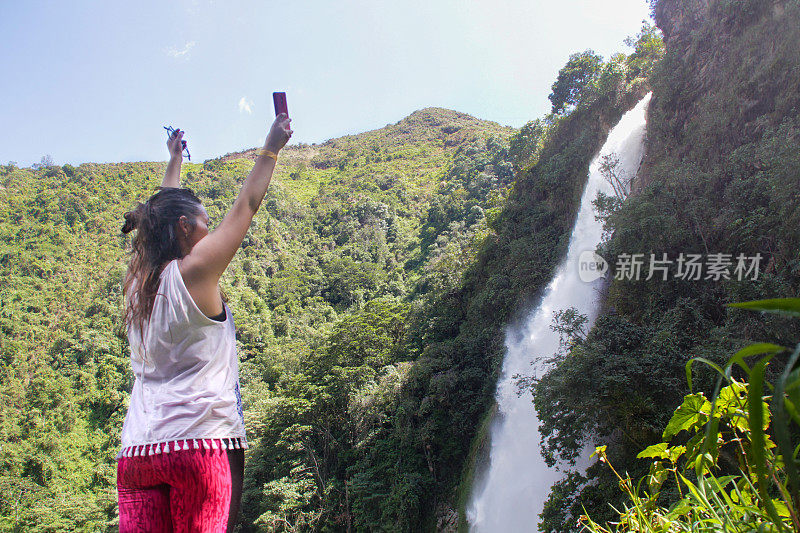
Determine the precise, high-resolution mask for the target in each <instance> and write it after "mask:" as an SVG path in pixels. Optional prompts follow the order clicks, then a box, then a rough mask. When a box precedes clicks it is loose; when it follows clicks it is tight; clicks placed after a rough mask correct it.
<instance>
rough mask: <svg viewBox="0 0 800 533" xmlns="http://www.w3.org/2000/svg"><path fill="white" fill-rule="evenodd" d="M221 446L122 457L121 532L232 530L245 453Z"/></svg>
mask: <svg viewBox="0 0 800 533" xmlns="http://www.w3.org/2000/svg"><path fill="white" fill-rule="evenodd" d="M215 440H216V439H215ZM206 442H211V441H210V440H206ZM219 443H220V441H219V440H217V445H218V446H217V449H213V448H211V449H205V448H204V447H203V446H201V447H200V449H193V448H190V449H188V450H178V451H171V452H170V453H160V454H152V455H139V456H134V457H121V458H120V459H119V462H118V463H117V494H118V497H119V531H120V533H132V532H141V533H145V532H147V533H151V532H152V533H162V532H175V533H183V532H198V533H212V532H213V533H219V532H224V531H232V529H233V525H234V524H235V521H236V514H237V512H238V509H239V502H240V501H241V491H242V477H243V476H242V474H243V471H244V450H223V449H221V447H220V446H219Z"/></svg>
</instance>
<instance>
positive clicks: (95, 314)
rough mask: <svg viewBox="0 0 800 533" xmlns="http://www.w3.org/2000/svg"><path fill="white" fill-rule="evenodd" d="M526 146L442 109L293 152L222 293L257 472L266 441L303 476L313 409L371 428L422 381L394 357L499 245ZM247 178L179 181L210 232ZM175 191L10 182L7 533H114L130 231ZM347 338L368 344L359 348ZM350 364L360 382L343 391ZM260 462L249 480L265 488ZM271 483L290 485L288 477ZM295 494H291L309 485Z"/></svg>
mask: <svg viewBox="0 0 800 533" xmlns="http://www.w3.org/2000/svg"><path fill="white" fill-rule="evenodd" d="M512 134H513V130H512V129H510V128H507V127H501V126H499V125H497V124H495V123H490V122H486V121H481V120H478V119H475V118H473V117H470V116H468V115H464V114H461V113H457V112H454V111H448V110H445V109H434V108H430V109H424V110H421V111H417V112H415V113H413V114H412V115H410V116H409V117H407V118H405V119H403V120H401V121H400V122H398V123H397V124H394V125H390V126H387V127H385V128H382V129H379V130H375V131H371V132H367V133H364V134H360V135H353V136H348V137H342V138H339V139H332V140H330V141H328V142H325V143H323V144H320V145H312V146H307V145H300V146H290V147H288V148H287V149H286V150H284V152H282V155H281V162H280V165H279V166H278V169H277V171H276V175H275V177H274V179H273V183H272V185H271V187H270V190H269V193H268V195H267V198H266V199H265V201H264V203H263V205H262V208H261V211H260V212H259V213H258V215H257V216H256V218H255V220H254V221H253V226H252V229H251V231H250V233H249V234H248V236H247V238H246V239H245V241H244V243H243V244H242V249H241V251H240V252H239V253H238V254H237V256H236V258H235V259H234V261H233V263H232V265H231V268H229V270H228V271H227V273H226V275H225V277H224V278H223V281H222V287H223V290H224V291H225V293H226V294H227V297H228V298H229V304H230V306H231V308H232V310H233V313H234V316H235V320H236V325H237V330H238V345H239V353H240V358H241V361H242V367H241V374H242V385H243V395H244V399H245V412H246V418H247V424H248V431H249V433H248V434H249V437H250V439H251V440H252V441H253V442H254V443H255V447H254V449H253V450H251V452H252V456H253V457H255V456H258V454H260V453H263V451H262V448H260V447H259V442H260V441H261V440H262V438H263V436H264V435H265V433H266V434H267V438H268V440H267V442H265V443H264V445H263V450H267V449H269V450H274V451H275V453H277V454H278V461H279V462H280V463H281V465H282V467H285V468H284V470H286V472H289V471H290V470H291V468H292V465H293V464H294V463H293V461H294V455H295V454H296V452H295V451H293V450H292V449H291V448H292V446H293V445H294V444H292V445H291V446H290V445H288V444H287V445H286V446H288V449H287V448H286V447H283V448H282V447H281V446H280V442H282V441H281V437H280V436H279V435H276V434H273V433H274V431H278V432H279V433H280V432H282V431H298V432H300V433H302V432H303V431H311V432H313V431H316V430H317V428H306V429H299V428H298V427H297V424H296V422H298V423H299V420H300V418H302V417H303V416H305V415H304V414H303V412H300V411H302V410H303V409H306V410H308V409H311V407H309V404H308V402H314V401H321V402H323V403H322V404H320V405H317V406H315V407H314V408H316V409H320V410H323V411H327V412H329V415H330V416H331V417H350V416H352V417H356V414H355V413H352V414H348V411H347V399H348V395H354V394H360V395H362V396H363V397H364V398H366V399H364V401H367V399H368V398H369V394H370V391H372V390H373V388H374V387H375V386H377V384H379V383H383V382H384V381H385V380H387V379H394V378H392V377H391V376H396V375H398V373H401V374H402V372H404V371H405V369H407V364H405V365H403V364H401V363H400V362H401V361H402V360H407V359H408V357H407V355H405V354H403V353H399V352H398V351H397V350H396V349H395V347H396V346H397V344H398V343H399V342H400V340H401V338H402V335H403V331H404V329H405V327H404V323H405V322H404V320H403V318H404V317H405V315H406V314H407V313H408V312H409V309H410V308H411V307H412V306H413V305H414V302H416V301H417V300H419V299H420V298H421V297H422V295H423V294H424V293H426V292H430V291H431V290H433V288H435V287H438V286H440V285H441V284H442V283H444V282H445V281H442V280H449V279H451V278H457V277H458V275H459V266H458V264H457V262H454V261H451V260H448V259H447V258H448V257H450V256H453V255H457V254H456V253H455V252H453V249H455V248H457V249H458V250H459V251H460V250H462V249H466V248H468V247H469V246H470V244H469V243H470V242H471V241H472V240H474V239H476V238H478V237H477V236H479V235H481V234H482V233H483V232H485V231H486V214H487V213H489V214H491V213H492V212H494V211H496V210H497V206H499V205H501V204H502V201H503V198H504V197H505V195H506V194H507V190H508V188H509V186H510V183H511V180H512V178H513V172H512V170H511V169H512V166H511V165H512V163H511V160H510V156H509V153H508V150H507V144H508V139H509V136H510V135H512ZM252 164H253V155H252V150H251V151H245V152H242V153H240V154H228V155H226V156H225V157H221V158H219V159H214V160H209V161H206V162H204V163H203V164H189V163H187V164H184V166H183V176H182V178H183V180H182V181H183V185H184V186H188V187H190V188H192V189H194V190H195V191H196V192H197V193H198V195H199V196H200V197H201V198H202V199H203V202H204V204H205V205H206V207H207V209H208V211H209V214H210V216H211V219H212V225H213V223H214V222H215V221H219V220H221V218H222V216H223V215H224V213H225V212H226V210H227V209H228V208H229V207H230V205H231V204H232V202H233V199H234V197H235V195H236V193H237V192H238V187H239V186H240V184H241V183H242V181H243V179H244V177H245V176H246V175H247V172H248V171H249V169H250V168H251V166H252ZM163 172H164V164H163V163H121V164H92V163H88V164H83V165H80V166H78V167H73V166H70V165H64V166H63V167H55V166H53V167H41V168H36V169H33V168H17V167H15V166H13V165H9V166H3V167H0V274H1V275H2V280H3V282H2V285H0V307H1V308H2V311H0V331H2V335H1V336H0V361H1V363H0V432H1V434H2V443H3V444H2V446H0V494H2V496H0V529H2V530H5V529H11V530H25V531H66V530H69V531H72V530H77V529H84V528H85V529H87V530H95V528H99V529H101V530H106V529H108V528H112V527H113V524H114V520H115V513H116V493H115V462H114V461H113V456H114V454H115V453H116V451H117V447H118V444H119V431H120V429H121V424H122V420H123V419H124V415H125V412H126V406H127V398H128V392H129V391H130V387H131V385H132V378H133V376H132V375H131V373H130V371H129V369H128V366H129V363H128V359H127V358H128V347H127V341H126V340H125V339H124V337H123V336H122V335H121V334H120V333H119V330H118V328H119V324H120V312H121V308H120V305H121V291H120V281H121V276H122V273H123V270H124V268H125V264H126V258H125V255H124V250H125V247H126V243H127V238H124V237H123V236H122V235H121V234H120V227H121V225H122V214H123V213H124V212H125V211H127V210H129V209H131V208H133V207H134V206H135V203H136V202H137V201H144V200H145V199H146V198H147V197H148V195H149V194H152V192H154V190H155V187H156V186H157V185H159V184H160V180H161V177H162V176H163ZM352 328H356V329H357V331H358V333H359V335H360V336H352V335H349V334H347V333H346V332H347V331H349V329H352ZM354 343H361V344H359V345H355V344H354ZM336 365H343V366H342V368H348V369H354V370H353V372H355V374H356V375H353V376H349V375H347V376H345V375H339V374H336V372H338V370H336V371H334V370H332V368H334V367H336V368H339V367H337V366H336ZM345 365H349V366H345ZM315 371H318V372H319V373H320V374H319V375H318V376H316V377H319V376H322V377H324V379H330V380H334V381H336V380H338V381H336V385H335V386H338V387H345V386H346V387H348V389H347V390H344V389H342V390H341V391H338V392H337V394H340V396H338V397H335V398H334V394H333V392H327V391H322V392H320V393H319V394H321V395H322V396H323V397H324V400H323V399H320V398H317V397H316V396H315V394H317V393H316V392H309V391H307V390H305V389H303V387H305V386H306V383H305V382H306V381H307V380H308V379H309V378H308V376H309V375H310V374H311V373H313V372H315ZM343 372H344V371H343ZM347 372H350V370H348V371H347ZM309 386H311V385H309ZM313 386H314V387H316V386H318V384H314V385H313ZM332 386H333V385H332ZM341 395H344V396H341ZM304 402H305V403H304ZM325 402H334V403H325ZM336 402H344V403H343V404H340V403H336ZM286 409H297V410H298V412H293V413H288V412H287V413H284V414H283V416H284V417H285V418H284V420H283V421H284V422H285V424H284V426H283V427H280V428H278V429H276V426H275V424H277V423H279V421H278V420H277V418H276V411H278V412H283V411H284V410H286ZM294 415H297V419H296V420H295V419H292V418H291V416H294ZM358 416H359V417H360V416H362V415H358ZM287 417H288V418H287ZM359 420H360V418H359ZM326 430H327V429H326ZM271 431H272V432H273V433H270V432H271ZM298 438H301V437H300V436H299V434H298ZM308 438H309V439H311V438H314V437H313V436H308ZM248 461H249V465H248V472H253V475H257V474H258V475H261V474H264V473H263V472H262V470H260V469H259V466H258V465H257V464H256V463H257V462H258V461H257V460H254V459H253V458H252V457H250V456H249V457H248ZM281 472H283V470H281ZM266 475H268V476H272V477H274V478H275V483H278V484H279V483H280V479H281V477H282V475H283V474H282V473H280V475H279V473H278V472H277V471H276V472H271V473H268V474H266ZM291 483H294V485H292V488H291V489H287V490H289V491H290V492H291V491H294V490H295V488H296V486H298V485H297V484H302V483H305V480H304V479H299V480H294V481H293V482H291ZM291 483H290V484H291ZM247 490H249V491H254V493H253V494H251V495H249V496H247V497H248V498H251V499H252V498H255V499H257V500H264V503H263V504H259V505H258V506H256V507H247V510H248V511H251V510H256V509H263V510H264V511H265V512H266V511H268V510H269V509H270V508H272V507H276V508H277V507H281V506H286V505H289V506H291V505H292V504H291V503H281V504H279V505H277V506H271V504H270V502H271V500H269V498H272V497H275V498H278V499H281V498H284V495H278V496H274V494H273V493H274V491H273V492H269V495H268V496H264V495H263V494H262V488H261V486H260V485H259V486H252V483H251V482H250V479H248V489H247ZM270 490H272V489H270ZM275 490H278V491H279V492H280V488H277V489H275ZM320 492H321V491H317V490H316V489H313V490H310V491H309V492H308V494H304V495H302V497H301V498H307V501H306V500H303V501H301V502H300V503H298V504H297V505H296V507H298V508H299V509H306V508H309V509H316V508H321V507H322V506H321V501H322V500H324V499H325V498H327V497H328V496H327V495H326V494H324V493H320ZM292 494H294V493H292ZM292 497H294V496H292ZM286 498H290V497H289V496H286ZM260 514H263V513H262V512H259V515H260ZM250 518H252V519H255V518H257V516H251V517H250ZM265 520H269V518H266V519H265Z"/></svg>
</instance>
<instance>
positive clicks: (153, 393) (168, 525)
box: [117, 114, 292, 533]
mask: <svg viewBox="0 0 800 533" xmlns="http://www.w3.org/2000/svg"><path fill="white" fill-rule="evenodd" d="M289 126H290V120H289V118H288V117H287V116H286V115H285V114H281V115H279V116H278V117H277V118H276V119H275V122H274V123H273V124H272V127H271V128H270V131H269V134H268V135H267V140H266V142H265V143H264V148H263V149H261V150H259V157H258V159H257V160H256V163H255V166H253V170H252V171H251V172H250V174H249V175H248V176H247V179H246V180H245V182H244V184H243V185H242V189H241V191H239V195H238V197H237V198H236V200H235V201H234V203H233V207H231V210H230V212H229V213H228V214H227V215H226V216H225V218H224V219H223V220H222V222H221V223H220V224H219V226H218V227H217V228H216V229H215V230H214V231H213V232H209V230H208V222H209V220H208V213H206V210H205V209H204V208H203V206H202V205H201V203H200V200H199V199H198V198H197V197H196V196H195V195H194V194H193V193H192V192H191V191H190V190H189V189H181V188H180V169H181V162H182V155H181V152H182V145H181V140H182V138H183V132H182V131H180V130H177V131H176V132H175V134H174V135H173V136H171V137H170V139H169V140H168V141H167V146H168V148H169V152H170V161H169V163H168V165H167V170H166V174H165V175H164V181H163V182H162V184H161V187H160V190H159V191H158V192H157V193H156V194H154V195H153V196H152V197H151V198H150V199H149V200H148V201H147V202H146V203H144V204H139V205H138V207H137V208H136V209H135V210H133V211H130V212H128V213H125V225H124V226H123V228H122V231H123V233H128V232H130V231H132V230H134V229H136V230H137V232H136V236H135V237H134V239H133V243H132V250H131V260H130V264H129V267H128V271H127V273H126V275H125V283H124V294H125V302H126V306H125V324H126V327H127V332H128V340H129V343H130V346H131V364H132V368H133V372H134V374H135V376H136V379H135V381H134V385H133V390H132V391H131V399H130V406H129V407H128V413H127V415H126V417H125V423H124V424H123V427H122V449H121V450H120V452H119V454H118V459H119V462H118V463H117V491H118V496H119V530H120V533H126V532H129V531H147V532H155V531H159V532H160V531H192V532H212V531H213V532H215V533H216V532H220V531H226V530H228V531H231V530H232V527H233V525H234V524H235V522H236V515H237V513H238V510H239V502H240V500H241V490H242V477H243V472H244V451H243V450H244V449H245V448H247V440H246V438H245V428H244V417H243V415H242V407H241V397H240V395H239V376H238V368H239V367H238V360H237V357H236V338H235V328H234V324H233V317H232V316H231V314H230V309H228V306H227V305H226V304H225V303H224V302H223V301H222V298H221V295H220V290H219V279H220V277H221V276H222V273H223V272H225V269H226V268H227V267H228V264H229V263H230V262H231V259H233V256H234V254H235V253H236V250H238V249H239V247H240V246H241V244H242V240H243V239H244V236H245V234H246V233H247V230H248V228H249V227H250V223H251V221H252V220H253V216H254V215H255V213H256V211H257V210H258V207H259V206H260V205H261V201H262V200H263V198H264V195H265V194H266V192H267V187H268V186H269V182H270V179H271V177H272V172H273V170H274V168H275V164H276V162H277V159H278V158H277V154H278V152H279V151H280V149H281V148H283V146H284V145H285V144H286V142H287V141H288V140H289V137H290V136H291V134H292V131H291V130H290V129H289Z"/></svg>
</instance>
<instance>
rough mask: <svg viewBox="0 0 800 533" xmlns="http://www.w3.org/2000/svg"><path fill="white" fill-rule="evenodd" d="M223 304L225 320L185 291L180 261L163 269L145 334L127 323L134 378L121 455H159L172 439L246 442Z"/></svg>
mask: <svg viewBox="0 0 800 533" xmlns="http://www.w3.org/2000/svg"><path fill="white" fill-rule="evenodd" d="M133 289H134V288H133V287H132V290H131V291H130V292H131V293H133V292H134V291H133ZM223 306H224V308H225V320H224V321H223V322H220V321H216V320H212V319H211V318H209V317H207V316H206V315H205V314H204V313H203V312H202V311H200V309H199V308H198V307H197V304H195V302H194V300H193V299H192V296H191V295H190V294H189V291H188V289H187V288H186V285H185V284H184V282H183V277H182V276H181V273H180V270H179V269H178V261H177V260H173V261H171V262H169V263H168V264H167V266H165V267H164V270H163V271H162V273H161V277H160V285H159V288H158V294H157V295H156V299H155V302H154V304H153V312H152V314H151V316H150V320H149V322H147V323H146V325H145V331H144V336H143V337H142V335H141V334H140V332H139V329H138V328H135V327H134V326H129V327H128V342H129V343H130V347H131V366H132V369H133V373H134V375H135V377H136V379H135V381H134V384H133V390H132V391H131V397H130V405H129V407H128V413H127V415H126V416H125V422H124V424H123V425H122V449H121V450H120V452H119V453H118V454H117V457H118V458H119V457H122V456H130V455H134V451H135V455H139V452H140V451H141V453H142V455H144V454H145V453H148V454H149V453H160V450H161V449H163V448H164V447H166V449H167V450H168V449H169V445H168V444H167V443H172V442H175V449H178V443H177V442H176V441H179V440H180V441H184V442H183V444H184V448H183V449H186V447H185V446H186V441H187V440H191V439H224V441H223V442H227V445H228V446H230V447H231V448H247V441H246V437H245V427H244V415H243V413H242V400H241V395H240V393H239V360H238V356H237V353H236V328H235V325H234V323H233V316H232V315H231V312H230V309H229V308H228V306H227V305H226V304H224V303H223ZM142 338H143V339H144V340H142ZM147 444H150V445H157V444H162V446H157V447H154V446H143V445H147ZM195 447H197V444H196V442H195ZM214 447H216V444H215V445H214ZM157 450H158V451H157Z"/></svg>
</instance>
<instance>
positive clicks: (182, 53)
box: [167, 41, 197, 59]
mask: <svg viewBox="0 0 800 533" xmlns="http://www.w3.org/2000/svg"><path fill="white" fill-rule="evenodd" d="M196 44H197V42H196V41H189V42H187V43H186V44H185V45H184V46H183V49H182V50H178V49H176V48H170V49H169V50H167V55H169V56H170V57H174V58H176V59H177V58H181V57H184V58H186V59H188V58H189V51H190V50H191V49H192V48H194V45H196Z"/></svg>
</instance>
